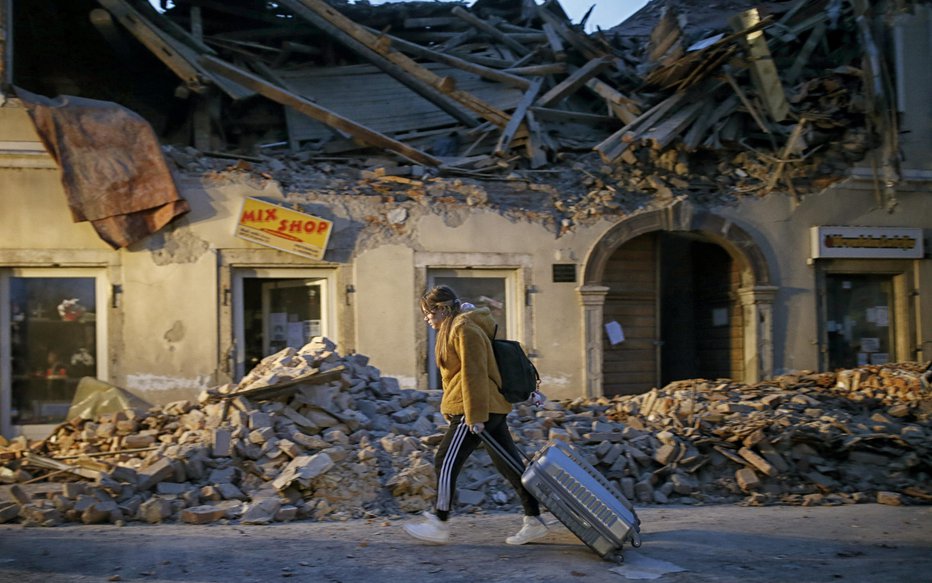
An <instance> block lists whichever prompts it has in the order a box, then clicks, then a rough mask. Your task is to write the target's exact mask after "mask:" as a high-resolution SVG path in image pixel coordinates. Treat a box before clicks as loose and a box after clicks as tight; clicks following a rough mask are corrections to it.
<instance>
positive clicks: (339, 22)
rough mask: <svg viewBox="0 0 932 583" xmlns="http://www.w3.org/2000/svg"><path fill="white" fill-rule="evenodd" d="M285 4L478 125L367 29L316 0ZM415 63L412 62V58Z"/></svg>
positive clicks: (462, 119)
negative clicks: (391, 55)
mask: <svg viewBox="0 0 932 583" xmlns="http://www.w3.org/2000/svg"><path fill="white" fill-rule="evenodd" d="M281 4H282V6H284V7H285V8H287V9H288V10H290V11H291V12H293V13H294V14H295V15H296V16H298V17H300V18H302V19H304V20H306V21H308V22H310V23H311V24H313V25H314V26H316V27H317V28H319V29H320V30H322V31H323V32H325V33H326V34H328V35H329V36H331V37H333V38H334V39H336V40H338V41H339V42H341V43H342V44H343V45H345V46H346V47H347V48H349V49H350V50H352V51H353V52H355V53H356V54H358V55H359V56H361V57H362V58H364V59H366V60H367V61H369V62H370V63H372V64H373V65H375V66H376V67H378V68H379V69H381V70H382V71H384V72H385V73H386V74H388V75H390V76H391V77H392V78H394V79H395V80H396V81H398V82H399V83H401V84H402V85H404V86H405V87H407V88H408V89H411V90H412V91H414V92H415V93H417V94H418V95H420V96H421V97H423V98H424V99H426V100H427V101H429V102H431V103H433V104H434V105H436V106H437V107H438V108H439V109H440V110H441V111H444V112H446V113H447V114H448V115H450V116H451V117H453V119H455V120H457V121H459V122H460V123H463V124H464V125H467V126H469V127H475V126H476V125H478V124H479V122H478V121H477V120H476V119H475V118H474V117H473V116H472V115H470V114H469V113H468V112H466V111H464V110H463V109H462V108H461V107H459V105H458V104H457V103H456V101H455V100H454V99H452V97H451V96H449V95H446V94H444V92H443V91H442V90H439V89H438V88H437V87H436V85H433V84H431V83H429V82H427V81H425V79H423V78H420V77H418V76H415V75H412V74H411V72H410V70H409V68H408V67H405V66H403V65H401V64H399V63H398V62H396V61H395V60H393V59H389V58H387V57H386V56H385V55H383V54H380V53H379V52H378V51H377V50H376V48H375V47H376V46H377V41H378V38H377V37H375V36H374V35H372V34H371V33H369V32H368V31H364V30H363V29H362V27H360V26H359V25H357V24H355V23H353V22H352V21H351V20H349V19H348V18H346V17H344V16H343V15H342V14H340V13H339V12H337V11H336V10H335V9H333V8H331V7H330V6H328V5H326V4H324V3H322V2H317V1H316V0H282V1H281ZM360 30H362V31H363V32H365V34H366V35H367V37H365V40H363V38H360V34H359V31H360ZM412 62H413V61H412Z"/></svg>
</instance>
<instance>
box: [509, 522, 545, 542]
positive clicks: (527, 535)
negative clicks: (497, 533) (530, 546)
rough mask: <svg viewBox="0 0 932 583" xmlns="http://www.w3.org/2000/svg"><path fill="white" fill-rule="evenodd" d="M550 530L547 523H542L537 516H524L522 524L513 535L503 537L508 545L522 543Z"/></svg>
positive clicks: (539, 536)
mask: <svg viewBox="0 0 932 583" xmlns="http://www.w3.org/2000/svg"><path fill="white" fill-rule="evenodd" d="M548 532H550V531H549V530H548V529H547V525H546V524H544V523H543V521H542V520H541V519H540V517H539V516H525V517H524V526H522V527H521V530H519V531H518V532H517V533H515V534H514V535H512V536H510V537H508V538H506V539H505V542H506V543H508V544H510V545H523V544H525V543H529V542H531V541H535V540H538V539H542V538H544V537H545V536H547V533H548Z"/></svg>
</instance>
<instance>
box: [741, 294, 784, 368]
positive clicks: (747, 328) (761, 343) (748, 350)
mask: <svg viewBox="0 0 932 583" xmlns="http://www.w3.org/2000/svg"><path fill="white" fill-rule="evenodd" d="M777 289H778V288H776V287H774V286H769V285H768V286H756V287H748V288H742V289H739V290H738V297H739V298H741V307H742V310H743V312H744V382H745V383H748V384H750V383H756V382H760V381H761V380H763V379H767V378H770V377H772V376H773V300H774V298H775V297H776V295H777Z"/></svg>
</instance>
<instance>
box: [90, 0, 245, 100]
mask: <svg viewBox="0 0 932 583" xmlns="http://www.w3.org/2000/svg"><path fill="white" fill-rule="evenodd" d="M98 2H99V3H100V5H101V6H103V7H104V8H105V9H106V10H107V11H108V12H109V13H110V14H112V15H113V16H114V17H115V18H116V19H117V20H119V21H120V24H122V25H123V26H124V27H125V28H126V30H127V31H129V33H130V34H132V35H133V36H134V37H136V39H137V40H138V41H139V42H140V43H142V45H143V46H145V47H146V48H147V49H148V50H149V51H150V52H151V53H152V54H153V55H154V56H155V57H156V58H157V59H159V60H160V61H162V62H163V63H164V64H165V66H166V67H168V68H169V70H170V71H172V72H173V73H174V74H175V75H177V76H178V78H179V79H181V81H182V82H183V83H184V85H185V87H187V88H188V89H189V90H191V91H193V92H195V93H198V94H205V93H207V91H208V85H209V84H210V82H215V83H216V85H217V86H218V87H219V88H220V89H221V90H222V91H224V92H225V93H226V94H227V95H229V96H230V98H231V99H234V100H239V99H245V98H247V97H252V96H253V95H255V94H254V93H253V92H251V91H247V90H246V89H245V88H244V87H241V86H239V85H237V84H235V83H231V82H230V81H229V80H227V79H222V78H221V79H214V77H213V76H212V75H210V74H209V73H208V72H207V71H205V70H204V69H203V68H202V67H201V66H200V65H199V64H198V56H199V55H200V54H201V53H199V52H198V51H199V50H201V49H199V48H196V46H197V42H196V41H195V39H193V38H190V37H188V38H189V40H190V43H191V44H185V43H183V42H181V41H179V40H177V39H175V38H174V37H172V36H171V35H169V34H167V33H165V32H163V31H162V30H161V29H160V28H159V27H157V26H155V25H154V24H152V23H151V22H149V20H148V19H147V18H146V17H144V16H143V15H142V14H140V13H139V12H137V11H136V9H135V8H133V7H132V6H131V5H130V4H129V3H127V2H125V1H124V0H98ZM166 20H167V19H166ZM181 34H184V35H186V36H187V33H185V32H184V31H182V32H181ZM192 45H195V46H192ZM202 52H205V53H208V52H209V53H212V52H213V51H211V50H210V49H207V50H206V51H202Z"/></svg>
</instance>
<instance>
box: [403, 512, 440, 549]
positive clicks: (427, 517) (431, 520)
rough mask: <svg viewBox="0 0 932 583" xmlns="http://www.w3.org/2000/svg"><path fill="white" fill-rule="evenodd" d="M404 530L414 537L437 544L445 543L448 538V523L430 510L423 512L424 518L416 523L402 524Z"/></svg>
mask: <svg viewBox="0 0 932 583" xmlns="http://www.w3.org/2000/svg"><path fill="white" fill-rule="evenodd" d="M404 527H405V532H406V533H408V534H410V535H411V536H413V537H414V538H416V539H420V540H423V541H427V542H429V543H436V544H438V545H442V544H446V543H447V541H448V540H450V525H449V524H447V523H446V522H444V521H442V520H440V519H439V518H437V515H435V514H431V513H430V512H425V513H424V520H423V521H422V522H418V523H416V524H406V525H404Z"/></svg>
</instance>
